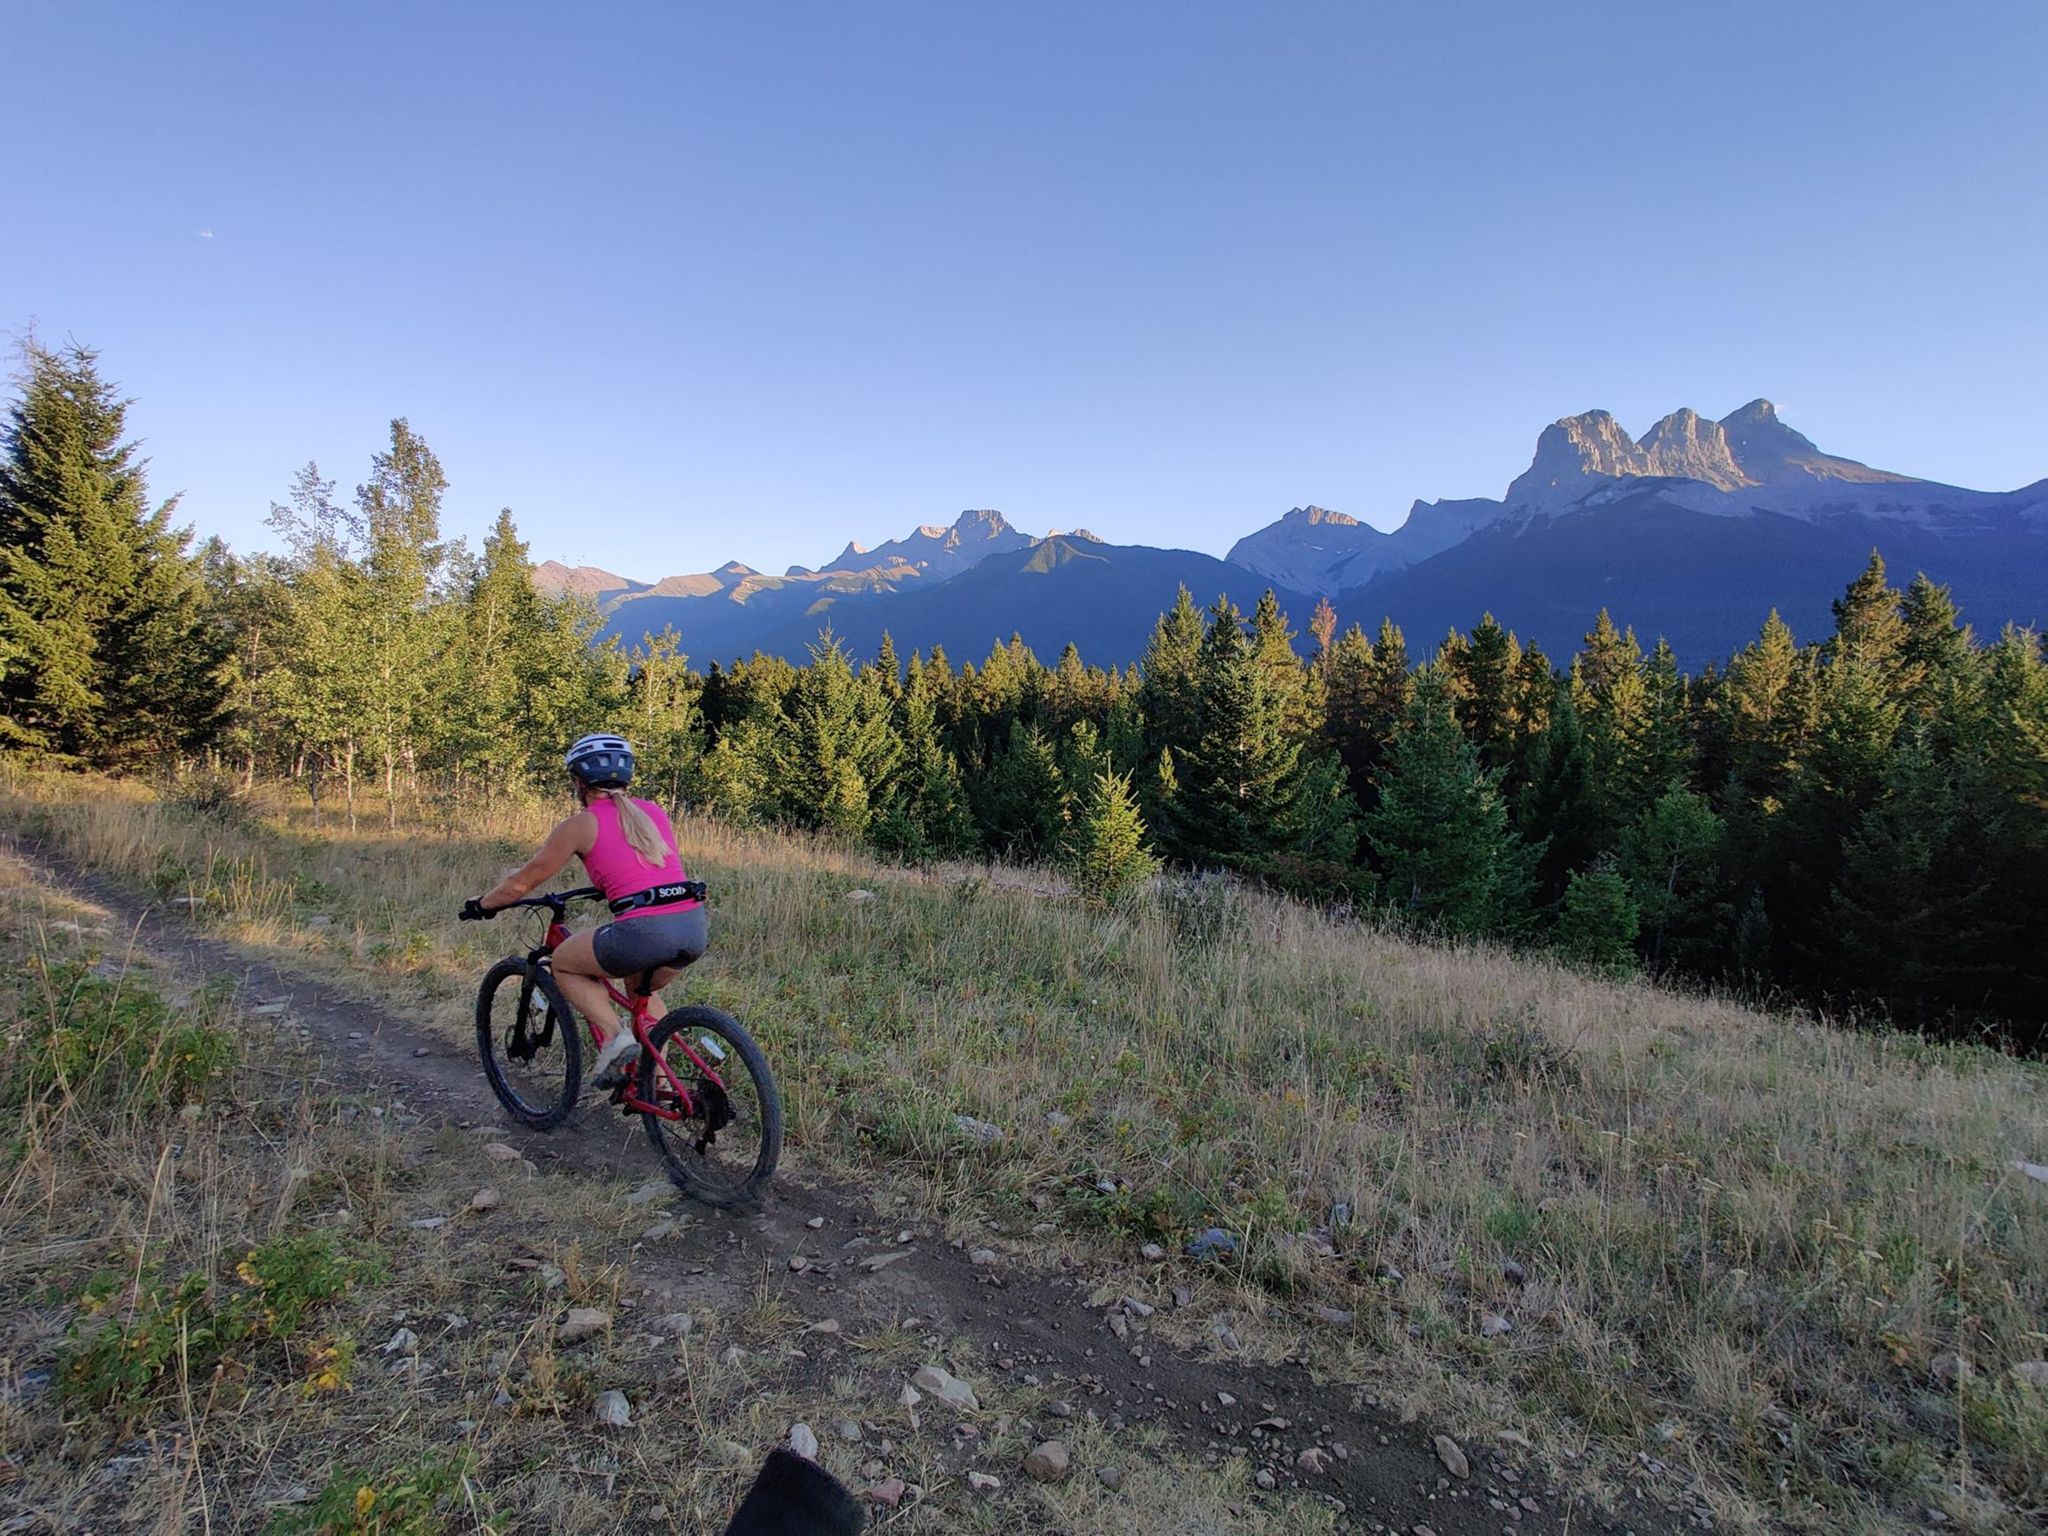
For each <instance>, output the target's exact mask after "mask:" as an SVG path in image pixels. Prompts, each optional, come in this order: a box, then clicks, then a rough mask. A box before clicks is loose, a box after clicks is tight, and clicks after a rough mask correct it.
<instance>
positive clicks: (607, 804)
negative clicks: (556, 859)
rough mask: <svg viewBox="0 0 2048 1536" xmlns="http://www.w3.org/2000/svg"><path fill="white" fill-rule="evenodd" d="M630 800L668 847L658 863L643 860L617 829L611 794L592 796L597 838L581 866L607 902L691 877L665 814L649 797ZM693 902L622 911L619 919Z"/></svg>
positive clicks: (615, 807)
mask: <svg viewBox="0 0 2048 1536" xmlns="http://www.w3.org/2000/svg"><path fill="white" fill-rule="evenodd" d="M633 803H634V804H635V805H637V806H639V807H640V809H641V810H643V811H645V812H646V813H647V816H648V819H649V820H651V821H652V822H653V823H654V826H655V830H656V831H658V832H660V833H661V841H662V846H663V847H664V848H665V849H667V851H668V857H667V858H665V859H664V860H662V862H661V863H659V864H649V863H646V862H644V861H643V860H642V859H641V857H640V855H639V854H638V853H636V852H634V851H633V845H632V844H631V843H629V842H627V841H626V834H625V833H624V832H622V831H620V830H619V808H618V807H617V806H616V805H613V804H612V802H611V797H610V796H609V795H594V796H592V797H591V801H590V814H591V815H593V816H595V817H596V818H597V841H596V842H595V843H593V844H592V845H591V848H590V852H588V853H586V854H585V855H583V868H584V870H585V871H586V872H587V873H588V874H589V876H590V883H591V884H592V885H594V886H596V887H597V888H598V889H599V890H600V891H603V892H604V894H605V899H606V900H607V901H617V900H618V899H619V898H620V897H621V896H633V895H637V894H638V893H639V892H641V891H645V890H649V889H651V888H652V887H654V886H657V885H668V884H671V883H672V882H674V881H678V880H687V879H689V878H690V877H689V875H688V874H687V873H685V872H684V870H683V861H682V859H681V858H680V857H679V856H678V855H677V853H676V832H675V828H674V827H672V826H671V825H669V819H668V813H667V812H666V811H664V810H663V809H662V808H661V807H660V806H658V805H656V804H655V803H654V802H653V801H652V800H635V801H634V802H633ZM695 905H696V903H695V902H693V901H673V902H669V903H667V904H665V905H663V906H659V907H641V908H639V909H638V910H636V911H632V912H627V913H623V914H621V918H620V920H621V921H623V920H624V919H625V918H630V917H641V916H644V915H645V914H647V913H649V912H676V911H680V910H682V909H684V908H686V907H693V906H695Z"/></svg>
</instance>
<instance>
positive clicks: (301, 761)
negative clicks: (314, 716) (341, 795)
mask: <svg viewBox="0 0 2048 1536" xmlns="http://www.w3.org/2000/svg"><path fill="white" fill-rule="evenodd" d="M305 762H306V749H305V748H304V747H301V748H300V749H299V756H298V763H297V764H296V765H295V766H294V767H293V770H292V772H293V774H294V776H296V775H297V773H298V771H299V768H301V767H303V766H305ZM306 794H307V797H308V798H309V799H311V800H312V802H313V830H314V831H316V832H317V831H319V830H320V827H321V823H320V759H319V757H318V756H317V755H316V756H315V757H314V759H313V766H312V772H311V773H309V774H307V775H306Z"/></svg>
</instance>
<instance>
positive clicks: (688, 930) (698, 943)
mask: <svg viewBox="0 0 2048 1536" xmlns="http://www.w3.org/2000/svg"><path fill="white" fill-rule="evenodd" d="M710 942H711V925H710V923H709V922H708V921H707V920H706V918H705V915H704V909H703V908H702V907H701V906H698V907H691V908H689V909H688V910H687V911H683V912H649V913H647V914H646V915H645V916H642V917H622V918H618V919H617V920H615V921H613V922H609V923H606V924H605V925H604V926H603V927H602V928H599V929H596V930H594V931H593V932H592V933H591V935H590V948H591V953H593V954H595V955H596V956H597V963H598V964H599V965H601V966H603V967H604V973H605V975H607V976H637V975H639V974H640V972H642V971H651V970H655V969H657V968H659V967H661V966H665V965H691V964H694V963H695V962H696V960H697V959H698V957H700V956H701V955H702V954H703V953H704V950H705V948H706V946H707V945H709V944H710Z"/></svg>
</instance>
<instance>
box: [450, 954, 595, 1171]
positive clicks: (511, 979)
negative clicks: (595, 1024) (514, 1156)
mask: <svg viewBox="0 0 2048 1536" xmlns="http://www.w3.org/2000/svg"><path fill="white" fill-rule="evenodd" d="M576 1028H577V1025H576V1015H575V1013H574V1012H573V1011H572V1010H571V1009H570V1007H569V1004H568V1003H567V1002H566V1001H565V1000H564V999H563V997H562V993H561V989H560V988H558V987H557V986H556V985H555V978H554V973H553V972H551V971H550V970H549V969H548V968H547V967H546V966H544V965H533V964H530V963H529V962H527V961H526V960H524V959H522V958H520V957H519V956H517V955H510V956H507V957H506V958H505V959H503V960H500V961H499V962H498V963H497V964H496V965H494V966H492V967H491V968H490V970H489V971H488V972H487V973H486V974H485V976H484V984H483V986H482V987H481V988H479V989H478V991H477V995H476V1048H477V1053H478V1054H479V1055H481V1056H482V1057H483V1059H484V1076H485V1077H487V1078H489V1079H490V1082H491V1091H492V1092H493V1093H495V1094H497V1096H498V1102H499V1103H500V1104H503V1105H504V1106H505V1109H506V1111H507V1112H508V1113H509V1114H510V1115H511V1116H512V1118H513V1119H514V1120H517V1121H518V1122H519V1123H520V1124H521V1125H527V1126H531V1127H533V1129H535V1130H537V1131H551V1130H553V1129H554V1128H555V1127H556V1126H558V1125H560V1124H561V1123H562V1122H563V1121H564V1120H566V1119H567V1118H568V1117H569V1111H570V1110H572V1109H574V1108H575V1107H576V1093H577V1090H578V1089H580V1088H581V1087H582V1086H583V1041H582V1039H581V1037H580V1036H579V1035H578V1034H577V1032H576Z"/></svg>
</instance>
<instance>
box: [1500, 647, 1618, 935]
mask: <svg viewBox="0 0 2048 1536" xmlns="http://www.w3.org/2000/svg"><path fill="white" fill-rule="evenodd" d="M1552 688H1553V693H1552V698H1551V705H1550V710H1549V716H1550V724H1549V729H1547V730H1546V731H1544V733H1543V734H1542V735H1541V736H1540V737H1538V738H1537V740H1536V742H1535V744H1534V745H1533V746H1532V747H1531V748H1530V749H1529V751H1528V753H1527V760H1526V764H1525V767H1524V769H1523V774H1522V785H1521V788H1520V789H1519V791H1518V792H1517V794H1516V796H1515V801H1514V814H1513V818H1512V819H1513V824H1514V828H1515V833H1516V836H1518V837H1519V838H1520V839H1521V840H1522V843H1523V845H1524V846H1525V847H1528V848H1532V849H1535V850H1537V856H1536V860H1535V892H1534V899H1535V900H1536V901H1537V902H1539V903H1540V904H1542V905H1543V906H1546V907H1549V906H1554V905H1555V904H1556V903H1557V902H1559V901H1562V900H1563V899H1564V892H1565V887H1566V886H1567V885H1568V884H1569V883H1570V880H1571V877H1572V875H1573V874H1574V873H1576V872H1577V871H1579V870H1582V869H1587V868H1590V867H1591V865H1592V862H1593V860H1594V858H1595V857H1596V856H1597V855H1598V854H1599V853H1600V851H1601V846H1602V844H1601V838H1602V836H1603V826H1604V823H1603V818H1602V817H1601V814H1600V810H1599V807H1598V805H1597V803H1596V801H1595V799H1594V794H1593V783H1592V779H1593V765H1592V759H1591V756H1590V754H1589V753H1588V752H1587V750H1586V735H1585V731H1584V730H1583V729H1582V728H1581V726H1580V725H1579V712H1578V710H1577V708H1575V707H1574V706H1573V704H1572V696H1571V690H1570V688H1569V687H1568V686H1567V685H1566V684H1565V683H1563V682H1562V681H1561V680H1560V681H1555V682H1553V684H1552Z"/></svg>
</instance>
